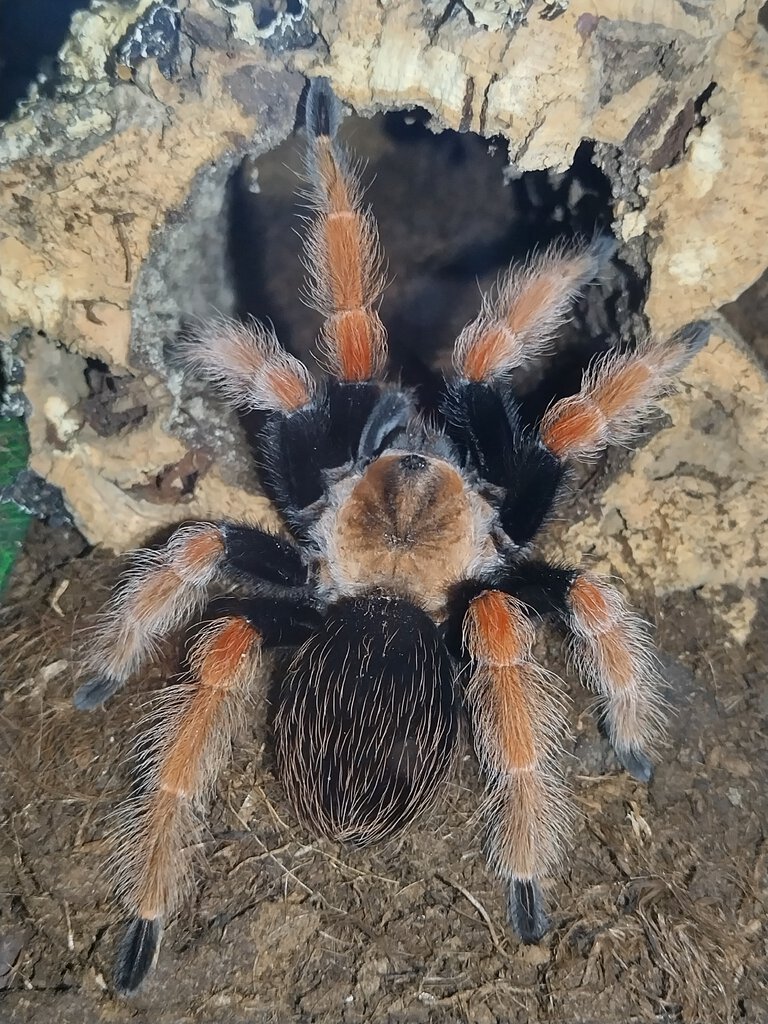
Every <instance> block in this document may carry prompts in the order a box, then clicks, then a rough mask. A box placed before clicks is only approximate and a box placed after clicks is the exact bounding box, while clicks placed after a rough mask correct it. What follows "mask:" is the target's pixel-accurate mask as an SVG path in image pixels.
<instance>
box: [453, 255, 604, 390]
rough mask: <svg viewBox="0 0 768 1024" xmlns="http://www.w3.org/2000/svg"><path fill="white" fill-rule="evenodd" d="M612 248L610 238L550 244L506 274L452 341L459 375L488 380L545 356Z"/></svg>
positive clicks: (454, 359) (469, 378)
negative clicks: (569, 245) (570, 244)
mask: <svg viewBox="0 0 768 1024" xmlns="http://www.w3.org/2000/svg"><path fill="white" fill-rule="evenodd" d="M614 249H615V244H614V243H613V241H612V239H608V238H598V239H596V240H595V241H594V242H593V243H592V244H591V245H582V246H581V247H574V248H571V249H567V248H564V247H563V246H562V245H554V246H551V247H550V248H549V249H547V250H546V251H545V252H544V253H541V254H540V255H538V256H536V257H534V258H533V259H531V260H530V261H529V262H528V263H527V264H525V265H524V266H522V267H512V268H511V269H510V270H509V271H507V273H506V274H505V275H504V276H503V277H502V278H501V279H500V280H499V283H498V285H497V287H496V289H495V291H493V292H492V293H490V294H489V295H486V296H484V298H483V306H482V309H481V311H480V313H479V314H478V316H477V317H476V318H475V319H474V320H473V321H472V323H470V324H467V326H466V327H465V328H464V330H463V331H462V332H461V334H460V335H459V337H458V339H457V340H456V346H455V348H454V355H453V361H454V366H455V369H456V372H457V373H458V375H459V376H460V377H462V378H463V379H465V380H470V381H478V382H482V381H485V382H489V381H491V380H494V379H496V378H498V377H501V376H503V375H504V374H507V373H510V372H511V371H512V370H514V369H516V368H517V367H519V366H522V365H523V364H524V363H526V362H528V361H529V360H531V359H534V358H536V357H537V356H540V355H542V354H544V353H546V352H548V351H549V350H550V348H551V345H552V339H553V337H554V335H555V332H556V331H557V329H558V328H559V327H560V325H561V324H562V323H564V322H565V320H566V319H567V315H568V310H569V309H570V306H571V303H572V302H573V299H574V298H575V297H576V296H577V295H578V293H579V292H580V291H581V290H582V289H583V288H584V287H585V286H586V285H587V284H588V283H589V282H590V281H591V280H592V279H593V278H594V277H596V276H597V274H598V273H599V272H600V269H601V268H602V267H603V266H604V264H605V263H606V262H607V261H608V260H609V259H610V257H611V255H612V254H613V251H614Z"/></svg>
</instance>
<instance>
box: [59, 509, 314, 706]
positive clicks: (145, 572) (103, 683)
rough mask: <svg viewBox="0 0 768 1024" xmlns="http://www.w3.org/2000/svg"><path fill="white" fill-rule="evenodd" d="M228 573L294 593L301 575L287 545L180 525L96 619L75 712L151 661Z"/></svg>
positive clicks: (233, 530) (144, 555)
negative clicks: (165, 639) (166, 638)
mask: <svg viewBox="0 0 768 1024" xmlns="http://www.w3.org/2000/svg"><path fill="white" fill-rule="evenodd" d="M225 570H228V571H229V572H230V573H233V574H235V573H237V574H242V575H244V576H247V577H250V578H251V579H253V578H254V577H255V578H257V579H258V580H260V581H262V582H267V583H271V584H273V585H277V586H282V587H288V588H290V587H300V586H302V585H303V584H304V583H305V582H306V576H307V570H306V567H305V566H304V565H303V563H302V560H301V556H300V554H299V552H298V550H297V549H296V548H294V547H293V545H291V544H289V543H288V542H287V541H284V540H281V539H279V538H277V537H273V536H271V535H270V534H267V533H263V532H262V531H260V530H256V529H253V528H252V527H248V526H241V525H238V524H234V523H219V524H215V523H193V524H189V525H187V526H182V527H181V528H180V529H178V530H177V531H176V532H175V533H174V534H173V536H172V537H171V539H170V541H169V542H168V544H167V545H166V546H165V547H164V548H161V549H160V550H159V551H150V550H145V551H139V552H137V553H136V554H135V555H134V565H133V567H132V568H131V569H130V570H129V571H128V572H127V573H126V575H125V576H124V577H123V580H122V581H121V583H120V585H119V587H118V590H117V593H116V594H115V596H114V597H113V599H112V601H111V602H110V604H109V605H108V606H107V609H106V611H105V613H104V615H103V618H102V621H101V623H100V624H99V627H98V634H97V639H96V642H95V643H94V644H93V645H92V647H91V649H90V650H89V651H88V652H87V656H86V658H87V663H88V664H89V665H90V668H91V671H92V672H93V673H94V676H93V678H91V679H90V680H88V682H86V683H84V684H83V685H82V686H81V687H80V688H79V689H78V690H77V692H76V693H75V697H74V702H75V706H76V707H78V708H80V709H81V710H90V709H92V708H95V707H98V705H100V704H103V703H104V701H105V700H107V698H108V697H111V696H112V695H113V694H115V693H116V692H117V691H118V690H120V689H121V688H122V687H123V686H124V685H125V683H126V682H127V680H128V679H129V678H130V677H131V676H132V675H133V674H134V673H135V672H136V671H138V669H139V668H140V667H141V665H142V664H143V663H144V662H145V661H146V660H148V659H149V658H151V657H152V655H153V654H154V652H155V649H156V647H157V644H158V643H159V641H160V640H162V638H163V637H164V636H166V635H167V634H169V633H171V632H173V631H174V630H175V629H177V628H178V627H179V626H181V625H183V623H184V622H186V621H187V620H188V619H189V618H190V617H191V616H192V615H193V614H194V613H195V612H196V611H198V610H199V609H200V608H201V607H202V605H203V603H204V602H205V598H206V594H207V592H208V587H209V585H210V584H211V583H212V582H213V580H214V579H215V578H216V577H217V576H218V575H220V574H221V573H222V571H225Z"/></svg>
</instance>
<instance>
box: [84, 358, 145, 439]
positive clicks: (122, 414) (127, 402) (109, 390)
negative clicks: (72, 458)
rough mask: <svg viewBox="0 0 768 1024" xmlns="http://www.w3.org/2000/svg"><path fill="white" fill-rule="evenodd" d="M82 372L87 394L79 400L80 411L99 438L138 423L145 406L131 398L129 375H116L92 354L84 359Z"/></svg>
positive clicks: (142, 416) (142, 415)
mask: <svg viewBox="0 0 768 1024" xmlns="http://www.w3.org/2000/svg"><path fill="white" fill-rule="evenodd" d="M84 373H85V382H86V384H87V385H88V396H87V397H86V398H83V399H82V401H81V402H80V411H81V412H82V414H83V416H84V417H85V419H86V421H87V422H88V423H89V424H90V425H91V426H92V427H93V429H94V430H95V431H96V433H97V434H98V435H99V436H100V437H112V436H113V435H114V434H119V433H120V431H121V430H123V429H124V428H126V427H133V426H136V424H138V423H141V421H142V420H143V419H144V417H145V416H146V415H147V406H146V405H145V404H144V403H143V402H139V401H135V400H134V399H133V398H132V395H131V385H132V383H133V380H134V378H133V377H132V376H131V375H130V374H124V375H122V376H115V375H114V374H113V373H112V371H111V370H110V368H109V366H108V365H107V363H105V362H103V360H101V359H97V358H95V357H94V356H89V357H88V358H87V359H86V361H85V371H84Z"/></svg>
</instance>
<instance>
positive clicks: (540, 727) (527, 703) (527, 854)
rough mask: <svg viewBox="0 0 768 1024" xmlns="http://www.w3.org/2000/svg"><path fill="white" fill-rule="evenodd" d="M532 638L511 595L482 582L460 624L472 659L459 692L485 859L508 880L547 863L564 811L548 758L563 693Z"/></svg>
mask: <svg viewBox="0 0 768 1024" xmlns="http://www.w3.org/2000/svg"><path fill="white" fill-rule="evenodd" d="M533 639H534V631H533V626H532V625H531V623H530V620H529V619H528V616H527V615H526V613H525V611H524V609H523V606H522V605H521V604H520V603H519V602H518V601H516V600H515V599H514V598H512V597H508V596H507V595H506V594H503V593H501V592H500V591H494V590H489V591H485V592H484V593H482V594H480V595H479V597H477V598H475V599H474V601H473V602H472V603H471V605H470V607H469V611H468V612H467V615H466V618H465V624H464V642H465V645H466V647H467V650H468V651H469V654H470V656H471V659H472V663H473V673H472V677H471V679H470V682H469V685H468V688H467V699H468V702H469V705H470V708H471V714H472V722H473V728H474V737H475V745H476V749H477V753H478V757H479V759H480V763H481V766H482V768H483V770H484V772H485V775H486V779H487V787H488V788H487V794H486V817H487V820H488V833H489V834H488V854H489V861H490V863H491V865H492V867H493V868H494V870H495V871H496V873H497V874H498V875H499V876H500V877H501V878H503V879H505V880H506V881H508V882H512V881H515V880H535V879H536V878H538V877H539V876H540V875H542V874H545V873H547V872H549V871H551V870H552V869H553V868H554V867H555V866H556V865H557V863H558V861H559V856H560V849H561V847H562V843H563V839H564V836H565V835H566V834H567V833H568V830H569V826H570V819H571V811H570V808H569V806H568V802H567V798H566V794H565V789H564V786H563V783H562V780H561V778H560V773H559V771H558V769H557V766H556V761H555V755H556V751H557V749H558V746H559V743H560V740H561V737H562V735H563V733H564V731H565V720H564V716H563V698H562V696H561V695H560V693H559V692H557V690H555V688H554V687H553V686H552V685H551V683H550V681H549V679H548V677H547V675H546V673H545V672H544V671H543V670H542V669H541V668H540V666H539V665H537V663H536V662H535V661H534V660H533V656H532V653H531V650H532V646H533Z"/></svg>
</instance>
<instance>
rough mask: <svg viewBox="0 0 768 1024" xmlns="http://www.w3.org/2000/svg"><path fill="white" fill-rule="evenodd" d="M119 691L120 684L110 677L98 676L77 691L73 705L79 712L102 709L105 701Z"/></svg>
mask: <svg viewBox="0 0 768 1024" xmlns="http://www.w3.org/2000/svg"><path fill="white" fill-rule="evenodd" d="M119 689H120V683H119V682H117V681H116V680H114V679H110V678H109V676H104V677H101V676H96V678H95V679H89V680H88V682H87V683H83V685H82V686H81V687H79V689H77V690H76V691H75V696H74V697H73V698H72V703H73V704H74V705H75V707H76V708H77V709H78V711H93V709H94V708H98V707H100V706H101V705H102V704H103V703H104V701H105V700H108V699H109V698H110V697H111V696H112V694H113V693H116V692H117V691H118V690H119Z"/></svg>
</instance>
